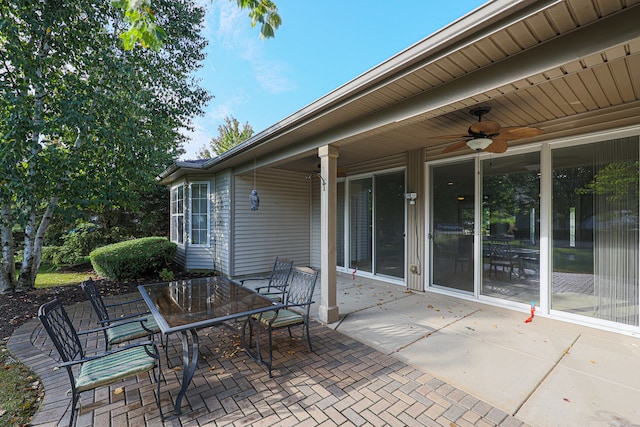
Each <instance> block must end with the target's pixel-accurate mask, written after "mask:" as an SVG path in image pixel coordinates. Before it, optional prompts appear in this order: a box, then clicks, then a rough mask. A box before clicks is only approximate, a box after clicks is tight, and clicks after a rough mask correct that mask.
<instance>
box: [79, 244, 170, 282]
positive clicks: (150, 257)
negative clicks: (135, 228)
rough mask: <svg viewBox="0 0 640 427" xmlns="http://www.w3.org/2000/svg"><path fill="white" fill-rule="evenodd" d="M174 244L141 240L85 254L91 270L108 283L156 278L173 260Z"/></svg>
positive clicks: (109, 246)
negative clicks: (111, 281) (104, 278)
mask: <svg viewBox="0 0 640 427" xmlns="http://www.w3.org/2000/svg"><path fill="white" fill-rule="evenodd" d="M177 248H178V247H177V245H176V244H175V243H172V242H170V241H169V240H167V239H166V238H165V237H144V238H142V239H136V240H127V241H124V242H119V243H114V244H112V245H108V246H102V247H100V248H97V249H95V250H93V251H92V252H91V254H89V258H90V259H91V265H93V269H94V270H95V271H96V273H98V274H99V275H100V276H102V277H106V278H108V279H111V280H131V279H139V278H143V277H148V276H156V277H157V276H158V275H159V274H160V272H161V271H162V269H164V268H167V266H169V265H170V264H171V262H172V261H173V258H174V257H175V254H176V250H177Z"/></svg>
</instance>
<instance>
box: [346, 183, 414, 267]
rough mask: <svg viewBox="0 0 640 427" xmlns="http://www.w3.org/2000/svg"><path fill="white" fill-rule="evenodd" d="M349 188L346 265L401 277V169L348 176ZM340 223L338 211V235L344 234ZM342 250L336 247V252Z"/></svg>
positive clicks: (402, 213) (403, 227)
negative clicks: (363, 175)
mask: <svg viewBox="0 0 640 427" xmlns="http://www.w3.org/2000/svg"><path fill="white" fill-rule="evenodd" d="M348 189H349V196H348V201H349V204H348V208H347V209H348V215H349V220H348V225H349V231H348V236H349V239H348V242H347V243H348V245H347V246H348V248H349V252H348V253H349V258H348V266H349V269H350V270H353V271H360V272H367V273H372V274H376V275H384V276H390V277H394V278H400V279H403V278H404V270H405V261H404V258H405V248H404V247H405V243H404V230H405V198H404V192H405V173H404V171H399V172H391V173H381V174H376V175H374V176H371V177H366V178H361V179H353V180H349V181H348ZM338 205H339V206H340V203H339V204H338ZM341 220H342V221H341ZM341 223H342V224H344V218H343V217H341V216H340V215H339V216H338V237H339V238H340V236H341V234H342V235H343V236H344V235H345V233H344V231H343V229H342V227H341ZM340 242H341V240H339V244H340ZM341 254H342V252H341V251H338V256H340V255H341ZM338 265H340V260H338Z"/></svg>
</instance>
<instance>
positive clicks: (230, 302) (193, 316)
mask: <svg viewBox="0 0 640 427" xmlns="http://www.w3.org/2000/svg"><path fill="white" fill-rule="evenodd" d="M138 290H139V291H140V294H142V298H143V299H144V301H145V302H146V303H147V305H148V306H149V310H150V311H151V313H152V314H153V317H154V318H155V320H156V322H157V323H158V326H159V327H160V330H161V331H162V333H163V334H171V333H175V332H179V333H180V335H181V337H182V363H183V370H182V385H181V388H180V391H179V392H178V395H177V397H176V402H175V405H174V413H175V414H176V415H180V413H181V410H180V406H181V402H182V398H183V397H184V394H185V392H186V390H187V387H188V386H189V383H190V382H191V380H192V378H193V374H194V373H195V370H196V365H197V363H198V334H197V330H198V329H201V328H206V327H209V326H214V325H218V324H220V323H222V322H227V321H230V320H234V319H239V318H242V317H245V316H251V315H253V314H257V313H261V312H265V311H270V310H277V309H279V308H282V304H281V303H274V302H273V301H272V300H270V299H269V298H267V297H265V296H262V295H260V294H258V293H257V292H255V291H254V290H253V289H249V288H246V287H244V286H242V285H241V284H239V283H237V282H234V281H233V280H231V279H228V278H226V277H223V276H212V277H206V278H199V279H190V280H181V281H174V282H165V283H156V284H149V285H140V286H138ZM189 335H191V340H189ZM189 355H191V357H189Z"/></svg>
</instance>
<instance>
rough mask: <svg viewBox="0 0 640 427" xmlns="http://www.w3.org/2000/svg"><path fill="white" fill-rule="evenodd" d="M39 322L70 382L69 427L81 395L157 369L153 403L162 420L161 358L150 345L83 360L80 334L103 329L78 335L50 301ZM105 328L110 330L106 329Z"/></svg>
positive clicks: (59, 305)
mask: <svg viewBox="0 0 640 427" xmlns="http://www.w3.org/2000/svg"><path fill="white" fill-rule="evenodd" d="M38 317H39V318H40V321H41V322H42V325H43V326H44V328H45V330H46V331H47V334H48V335H49V338H51V341H53V345H54V346H55V347H56V350H58V353H59V354H60V358H61V359H62V363H60V365H59V366H60V368H62V367H64V368H66V369H67V373H68V374H69V380H70V381H71V399H72V402H71V418H70V420H69V426H72V425H73V423H74V420H75V416H76V406H77V404H78V400H80V393H82V392H83V391H89V390H93V389H95V388H98V387H102V386H105V385H109V384H113V383H115V382H117V381H120V380H122V379H124V378H129V377H132V376H134V375H137V374H140V373H143V372H149V371H151V370H155V369H157V370H158V372H157V375H156V383H157V395H156V403H157V405H158V410H159V411H160V418H162V408H161V407H160V372H161V371H160V355H159V354H158V348H157V347H156V345H155V344H154V343H153V342H151V341H141V342H138V343H135V344H131V345H128V346H126V347H118V348H116V349H114V350H111V351H108V352H106V353H101V354H97V355H92V356H86V355H85V353H84V349H83V348H82V344H81V343H80V338H79V337H78V335H79V334H87V333H91V332H95V331H98V330H100V329H102V328H98V329H94V330H90V331H84V332H77V331H76V329H75V327H74V326H73V324H72V323H71V320H70V319H69V316H68V315H67V312H66V311H65V309H64V307H63V306H62V303H61V302H60V301H59V300H57V299H56V300H53V301H51V302H48V303H46V304H43V305H42V306H41V307H40V309H39V310H38ZM106 328H109V327H108V326H106Z"/></svg>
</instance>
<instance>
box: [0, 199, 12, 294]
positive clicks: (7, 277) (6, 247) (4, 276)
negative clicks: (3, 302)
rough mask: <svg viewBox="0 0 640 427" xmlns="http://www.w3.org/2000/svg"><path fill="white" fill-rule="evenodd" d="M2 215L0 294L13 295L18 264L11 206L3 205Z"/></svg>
mask: <svg viewBox="0 0 640 427" xmlns="http://www.w3.org/2000/svg"><path fill="white" fill-rule="evenodd" d="M1 215H2V233H1V234H2V240H1V242H2V263H0V294H8V293H11V292H12V291H13V290H14V288H15V286H16V262H15V257H14V247H13V233H12V224H13V222H12V221H11V206H10V205H9V204H8V203H3V204H2V208H1Z"/></svg>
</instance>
